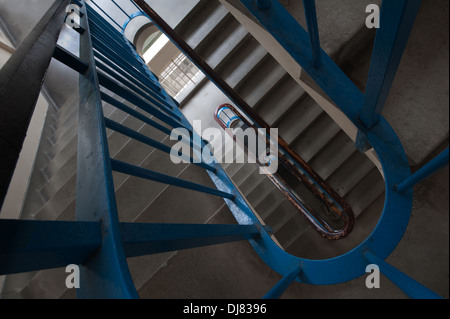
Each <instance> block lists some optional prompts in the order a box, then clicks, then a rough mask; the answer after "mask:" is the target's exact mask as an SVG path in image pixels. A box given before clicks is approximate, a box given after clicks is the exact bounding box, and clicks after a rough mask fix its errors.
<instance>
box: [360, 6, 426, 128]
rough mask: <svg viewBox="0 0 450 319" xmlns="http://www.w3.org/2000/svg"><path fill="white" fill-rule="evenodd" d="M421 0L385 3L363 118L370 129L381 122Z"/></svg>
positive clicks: (373, 55)
mask: <svg viewBox="0 0 450 319" xmlns="http://www.w3.org/2000/svg"><path fill="white" fill-rule="evenodd" d="M420 3H421V0H385V1H383V4H382V6H381V12H380V28H379V29H378V30H377V34H376V37H375V43H374V48H373V53H372V61H371V63H370V70H369V75H368V78H367V85H366V90H365V96H364V102H363V105H362V108H361V112H360V119H361V121H362V123H363V124H364V125H365V126H366V128H367V129H371V128H372V127H373V126H374V125H376V124H377V123H378V121H379V117H380V114H381V112H382V110H383V107H384V104H385V102H386V99H387V97H388V94H389V90H390V88H391V85H392V82H393V81H394V77H395V74H396V72H397V69H398V66H399V64H400V60H401V57H402V55H403V51H404V49H405V47H406V43H407V41H408V38H409V34H410V32H411V29H412V27H413V24H414V20H415V18H416V15H417V12H418V10H419V7H420Z"/></svg>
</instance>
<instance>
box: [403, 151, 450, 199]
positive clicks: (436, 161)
mask: <svg viewBox="0 0 450 319" xmlns="http://www.w3.org/2000/svg"><path fill="white" fill-rule="evenodd" d="M448 160H449V151H448V147H447V149H446V150H444V151H443V152H441V153H440V154H439V155H438V156H436V157H435V158H433V159H432V160H431V161H430V162H428V163H427V164H425V166H423V167H422V168H421V169H419V170H418V171H417V172H415V173H414V174H412V175H411V176H410V177H409V178H407V179H406V180H405V181H403V182H401V183H400V184H398V185H396V186H395V189H396V190H397V191H398V192H400V193H404V192H406V191H407V190H409V189H411V188H412V187H413V186H414V185H416V184H417V183H419V182H420V181H422V180H424V179H425V178H427V177H429V176H431V175H433V174H434V173H436V172H437V171H438V170H440V169H441V168H443V167H444V166H446V165H448Z"/></svg>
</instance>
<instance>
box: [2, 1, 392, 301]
mask: <svg viewBox="0 0 450 319" xmlns="http://www.w3.org/2000/svg"><path fill="white" fill-rule="evenodd" d="M356 2H360V1H356V0H355V1H346V2H345V5H347V6H348V7H344V8H343V9H342V10H345V8H347V9H350V8H354V7H355V3H356ZM318 6H320V4H318ZM323 10H327V8H326V7H324V9H323ZM328 10H330V11H331V10H334V9H333V8H332V7H329V8H328ZM347 11H348V12H350V13H352V12H353V13H354V14H355V16H353V17H354V18H355V17H356V16H357V13H355V11H352V10H347ZM321 14H323V15H326V14H327V13H326V12H322V13H321ZM359 15H361V16H364V12H362V14H361V13H359ZM176 31H177V32H178V33H179V34H180V35H181V36H182V37H183V38H184V39H185V40H186V41H187V43H188V44H189V45H190V46H191V47H192V48H193V49H194V50H195V51H196V52H198V53H199V54H200V55H201V56H202V57H203V58H204V60H205V61H207V62H208V63H209V65H210V66H211V67H213V68H214V69H215V70H216V71H217V72H219V74H220V75H221V76H222V77H223V78H224V79H225V81H226V82H227V83H228V84H229V85H230V86H232V87H233V88H234V89H235V90H236V91H237V92H238V93H239V94H240V95H241V96H242V97H243V98H244V99H245V100H246V102H247V103H248V104H249V105H250V106H251V107H252V108H253V109H254V110H255V111H256V112H257V113H258V114H259V115H260V116H261V117H262V118H263V119H264V120H265V121H266V122H267V123H268V124H269V125H271V126H272V127H277V128H279V134H280V136H281V137H282V138H283V139H284V140H285V141H286V142H288V143H289V144H290V145H291V146H292V147H293V148H294V150H295V151H296V152H297V154H299V155H300V156H301V157H302V158H303V159H305V160H306V161H307V162H308V163H309V164H310V165H311V166H312V168H313V169H314V170H315V171H316V172H317V173H318V174H319V175H320V176H321V177H322V178H323V179H324V180H326V181H327V182H328V183H329V184H330V185H331V186H332V187H333V188H334V189H335V190H336V191H337V192H338V193H339V195H341V196H342V197H343V198H344V199H345V200H346V201H347V202H348V203H349V204H350V205H351V207H352V209H353V211H354V213H355V217H357V218H356V222H355V228H354V230H353V232H352V233H351V234H350V235H349V236H348V237H346V238H345V239H342V240H339V241H329V240H326V239H324V238H322V237H321V236H320V235H319V234H317V233H316V232H315V231H314V230H313V229H312V228H311V227H310V226H309V225H308V224H307V223H306V221H305V220H304V219H303V218H302V217H301V216H300V215H299V214H298V212H296V210H295V209H294V207H293V206H292V205H291V204H290V203H289V202H288V201H287V200H286V199H285V198H284V197H283V196H282V195H281V194H280V192H279V191H278V190H277V189H276V187H275V186H274V185H273V184H272V183H271V182H270V181H268V179H267V178H266V177H265V176H264V175H260V174H259V173H258V169H257V167H256V165H254V164H236V163H235V164H224V165H223V167H224V168H225V170H226V171H227V173H228V174H229V176H230V177H231V179H232V180H233V182H234V183H235V184H236V186H237V187H238V188H239V190H240V191H241V193H242V194H243V195H244V196H245V198H246V199H247V201H248V202H249V204H250V205H251V206H252V207H253V208H254V210H255V211H256V212H257V213H258V215H259V216H260V217H261V219H262V220H264V222H265V223H266V224H268V225H270V226H271V227H272V228H273V230H274V232H275V233H274V236H275V238H276V240H277V241H278V243H279V244H280V245H281V246H282V247H283V248H284V249H285V250H286V251H287V252H289V253H291V254H294V255H297V256H300V257H304V258H311V259H324V258H332V257H335V256H338V255H340V254H343V253H345V252H347V251H349V250H351V249H352V248H354V247H356V246H357V245H358V244H359V243H360V242H361V241H362V240H363V239H364V238H366V237H367V235H368V234H369V233H370V232H371V231H372V230H373V228H374V227H375V225H376V222H377V220H378V218H379V216H380V214H381V212H382V209H383V204H384V181H383V178H382V175H381V174H380V172H379V169H378V168H377V166H376V165H375V164H374V163H373V162H372V161H371V160H370V159H369V158H368V157H366V156H365V155H364V154H362V153H360V152H359V151H358V150H357V149H356V147H355V145H354V142H353V141H352V140H351V139H350V138H349V137H348V136H347V134H346V133H345V132H344V131H343V130H342V129H341V128H340V127H339V126H338V125H337V124H336V123H335V121H334V120H333V119H332V118H331V117H330V116H329V115H328V114H327V113H326V112H325V111H324V110H323V109H322V108H321V107H320V106H319V105H318V104H317V103H316V102H315V101H314V100H313V99H312V98H311V97H310V96H309V95H308V94H307V93H306V92H305V91H304V90H303V89H302V87H301V86H300V85H299V84H298V83H297V82H296V81H295V80H294V79H292V77H291V76H290V75H289V74H288V72H287V71H286V70H285V69H284V68H283V67H282V66H280V64H279V63H278V62H277V61H276V60H275V59H274V58H273V57H272V56H271V55H270V54H269V53H268V52H267V51H266V50H265V49H264V48H263V47H262V46H261V45H260V44H259V43H258V42H257V41H256V40H255V39H254V38H253V37H252V36H251V35H250V34H249V33H248V32H247V31H246V30H245V28H244V27H243V26H242V25H240V23H239V22H237V21H236V19H235V18H234V17H233V16H232V15H231V14H230V13H229V12H228V10H227V9H225V7H224V6H223V5H221V4H220V3H219V1H216V0H207V1H206V0H202V1H199V2H198V4H197V5H196V6H195V7H194V8H193V9H192V10H191V11H190V12H187V15H186V16H185V17H184V18H183V19H182V20H181V22H180V23H179V24H178V25H177V27H176ZM327 31H328V32H329V34H325V35H324V38H325V39H328V40H326V41H327V44H329V45H327V46H326V49H327V53H328V54H329V55H330V56H332V57H335V58H336V60H338V61H339V62H340V63H342V64H343V65H351V66H352V67H353V68H355V67H356V66H354V65H352V61H353V58H354V57H355V50H350V49H349V48H361V51H362V50H363V49H364V48H365V46H366V44H367V43H370V39H369V40H367V39H366V37H361V34H362V32H363V31H365V30H363V29H362V28H359V29H358V28H356V29H353V30H352V32H349V33H347V34H345V36H342V35H340V38H339V41H333V39H336V38H337V35H336V34H334V33H333V30H332V29H327ZM350 51H351V52H352V54H351V55H348V56H346V54H345V52H350ZM208 90H210V85H209V84H208V82H207V80H206V79H205V80H203V81H202V82H201V83H200V84H199V85H198V86H197V88H196V89H195V90H194V91H192V93H191V94H190V95H189V96H188V97H186V98H185V99H184V100H183V101H181V109H182V111H184V112H185V115H186V116H187V117H188V119H190V120H191V119H193V118H195V116H196V114H195V112H202V113H205V112H206V113H209V114H210V118H211V119H210V121H211V122H213V114H214V109H215V108H216V107H217V105H216V104H210V105H202V106H201V109H200V108H198V109H197V110H195V111H192V110H193V107H192V106H191V105H190V103H192V102H197V101H198V97H199V96H202V95H205V94H207V92H210V91H208ZM212 94H215V93H214V92H213V93H212ZM115 97H116V98H117V99H118V100H120V101H122V102H123V103H125V104H128V103H127V102H126V101H124V100H123V99H121V98H119V97H117V96H115ZM77 99H78V97H77V94H75V95H74V96H72V97H71V98H69V99H68V100H67V102H66V103H65V104H64V105H63V106H61V107H60V108H59V109H58V108H54V109H52V111H51V112H49V114H48V116H47V120H46V125H45V129H44V133H43V138H42V140H41V144H40V147H39V153H38V158H37V160H36V164H35V169H34V172H33V175H32V178H31V181H30V187H29V191H28V194H27V198H26V201H25V206H24V209H23V212H22V218H25V219H58V220H74V218H75V217H74V216H75V215H74V214H75V205H76V203H75V185H76V159H77V158H76V157H77V152H76V145H77V108H76V105H77V102H78V101H77ZM225 102H229V101H227V100H224V101H223V102H222V103H225ZM128 105H129V106H130V107H133V106H132V105H131V104H128ZM104 113H105V116H106V117H108V118H110V119H113V120H114V121H116V122H118V123H123V124H124V125H127V126H128V127H130V128H132V129H135V130H137V131H138V132H140V133H142V134H144V135H146V136H150V137H152V138H153V139H155V140H158V141H161V142H163V143H164V144H166V145H168V146H171V145H173V143H174V141H170V140H169V139H168V138H164V135H163V134H161V132H159V131H157V130H156V129H154V128H152V127H150V126H148V125H146V124H143V123H142V122H140V121H139V120H137V119H135V118H133V117H131V116H129V115H127V114H125V113H123V112H121V111H120V110H118V109H116V108H114V107H112V106H111V105H108V104H106V103H105V104H104ZM108 143H109V148H110V153H111V156H112V158H114V159H119V160H122V161H125V162H128V163H131V164H134V165H138V166H140V167H144V168H151V169H153V170H156V171H158V172H161V173H165V174H168V175H171V176H177V177H179V178H181V179H185V180H189V181H193V182H197V183H200V184H203V185H206V186H212V182H211V180H210V178H209V176H208V175H207V174H206V173H205V172H204V171H203V170H201V169H198V168H197V167H195V166H194V165H192V164H173V163H172V162H171V161H167V160H164V159H166V158H167V154H164V153H162V152H159V151H158V150H155V149H152V148H150V147H147V146H143V145H142V144H140V143H139V142H137V141H134V140H131V139H129V138H127V137H125V136H123V135H120V134H119V133H116V132H113V131H108ZM114 185H115V190H116V199H117V206H118V211H119V219H120V221H127V222H128V221H130V222H131V221H137V222H187V223H232V222H233V219H232V218H231V214H230V212H229V209H228V208H227V206H226V205H225V204H224V202H223V200H222V199H220V198H218V197H214V196H210V195H206V194H201V193H196V192H193V191H190V190H184V189H180V188H176V187H174V186H167V185H163V184H159V183H155V182H150V181H146V180H142V179H139V178H136V177H132V176H125V175H122V174H118V173H114ZM224 246H226V245H220V246H219V247H218V248H217V247H208V248H201V249H200V248H198V249H193V250H192V251H191V252H185V251H183V252H170V253H163V254H156V255H150V256H145V257H136V258H129V259H128V265H129V268H130V271H131V273H132V276H133V280H134V283H135V285H136V288H137V290H138V292H139V294H140V296H141V297H142V298H171V297H176V298H180V297H181V298H233V297H236V298H258V297H260V296H262V295H263V294H264V293H265V291H267V290H268V289H270V287H271V285H272V283H273V282H275V281H276V278H277V274H275V273H274V272H273V271H272V270H270V269H269V268H268V267H267V266H266V265H264V264H263V262H262V261H261V260H259V258H258V256H257V255H256V253H254V252H253V250H252V249H251V247H250V245H249V244H248V243H236V244H233V245H231V246H227V247H224ZM244 252H245V253H244ZM224 256H228V257H227V258H225V261H224V259H223V258H224ZM248 265H251V266H250V267H247V266H248ZM246 267H247V268H246ZM194 268H195V272H196V274H195V275H192V274H191V275H190V273H189V270H192V269H194ZM202 269H203V270H202ZM252 269H257V270H256V272H257V274H258V275H260V276H261V278H262V279H261V281H259V282H254V285H253V286H251V287H249V285H248V283H249V282H248V280H247V281H245V280H244V278H246V277H247V278H249V277H250V276H251V275H253V276H255V274H250V273H249V272H251V271H252ZM199 270H201V271H200V274H198V271H199ZM230 272H239V274H237V273H231V274H230ZM217 274H220V275H217ZM228 275H230V277H232V278H241V279H242V280H243V283H245V284H246V286H245V288H243V289H242V291H239V289H237V291H236V289H235V287H236V286H239V282H237V281H238V280H237V281H236V280H232V282H230V281H229V280H227V276H228ZM190 276H194V278H191V280H190V281H189V282H190V283H191V286H190V287H178V286H176V282H177V279H179V280H181V281H185V280H186V278H185V277H190ZM195 276H199V277H195ZM65 277H66V273H65V272H64V269H50V270H44V271H39V272H33V273H23V274H15V275H9V276H7V277H6V281H5V284H4V287H3V291H2V298H73V297H74V296H75V291H74V290H68V289H66V287H65V285H64V280H65ZM206 278H210V279H211V278H212V279H213V282H211V281H208V280H206ZM252 278H254V277H252ZM344 286H345V285H344ZM294 289H297V288H294ZM361 289H365V287H364V286H363V284H361ZM389 289H391V288H389ZM233 290H234V291H236V293H235V294H231V292H232V291H233ZM297 290H298V289H297ZM319 291H320V288H319ZM394 295H395V293H394ZM301 296H304V295H302V294H301V293H294V294H289V297H291V298H293V297H294V298H295V297H301ZM324 296H325V294H324Z"/></svg>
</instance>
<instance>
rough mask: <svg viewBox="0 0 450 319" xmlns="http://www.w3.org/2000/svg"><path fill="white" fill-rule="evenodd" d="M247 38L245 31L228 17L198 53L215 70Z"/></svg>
mask: <svg viewBox="0 0 450 319" xmlns="http://www.w3.org/2000/svg"><path fill="white" fill-rule="evenodd" d="M247 36H248V32H247V30H246V29H245V28H244V27H243V26H242V25H240V24H239V23H238V22H237V21H236V20H235V19H233V17H231V16H230V15H229V16H227V19H225V20H224V25H223V26H222V28H221V29H220V30H217V32H215V33H214V34H213V36H212V37H211V40H210V41H208V42H207V45H205V47H204V48H202V49H201V51H200V52H199V53H200V54H201V56H202V57H203V59H204V60H205V61H206V62H207V63H208V64H209V66H210V67H212V68H213V69H215V68H217V67H218V66H219V65H220V64H221V63H224V61H225V60H226V59H227V57H228V56H229V55H230V54H232V52H233V51H234V49H235V48H236V47H238V46H239V44H240V43H242V41H243V40H244V39H245V38H246V37H247Z"/></svg>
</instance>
